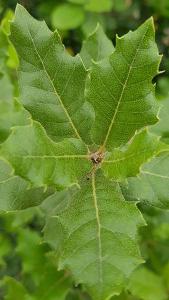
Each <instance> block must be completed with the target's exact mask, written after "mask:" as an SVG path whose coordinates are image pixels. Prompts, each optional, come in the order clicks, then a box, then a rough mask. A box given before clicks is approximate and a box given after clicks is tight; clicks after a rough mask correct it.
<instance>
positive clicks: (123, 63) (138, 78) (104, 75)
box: [87, 19, 161, 149]
mask: <svg viewBox="0 0 169 300" xmlns="http://www.w3.org/2000/svg"><path fill="white" fill-rule="evenodd" d="M124 53H125V54H124ZM160 60H161V58H160V56H159V54H158V50H157V46H156V44H155V40H154V26H153V22H152V19H148V20H147V21H146V22H145V23H144V24H143V25H142V26H140V27H139V28H138V29H137V30H136V31H134V32H129V33H128V34H127V35H125V36H123V37H121V38H117V44H116V50H115V51H114V52H113V54H112V55H111V57H110V59H106V60H104V61H103V62H100V63H95V64H93V68H92V71H91V78H90V81H89V82H88V87H87V99H88V101H89V102H90V103H91V104H92V105H93V107H94V109H95V112H96V119H95V123H94V126H93V129H92V133H93V138H94V142H95V143H96V144H98V145H101V146H102V147H103V148H104V147H106V146H107V148H108V149H111V148H112V147H119V146H121V145H123V144H125V143H126V142H128V140H129V139H130V138H131V137H132V136H133V135H134V133H135V131H136V130H138V129H140V128H142V127H144V126H146V125H148V124H154V123H156V122H157V117H156V115H157V104H156V101H155V95H154V86H153V85H152V78H153V77H154V76H155V75H156V74H157V73H158V67H159V63H160ZM103 124H104V126H103Z"/></svg>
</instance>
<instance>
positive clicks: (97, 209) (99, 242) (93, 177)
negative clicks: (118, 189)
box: [92, 172, 103, 286]
mask: <svg viewBox="0 0 169 300" xmlns="http://www.w3.org/2000/svg"><path fill="white" fill-rule="evenodd" d="M92 194H93V200H94V207H95V212H96V221H97V228H98V231H97V234H98V247H99V282H100V284H101V286H102V284H103V270H102V261H103V254H102V242H101V224H100V215H99V208H98V202H97V195H96V183H95V172H92Z"/></svg>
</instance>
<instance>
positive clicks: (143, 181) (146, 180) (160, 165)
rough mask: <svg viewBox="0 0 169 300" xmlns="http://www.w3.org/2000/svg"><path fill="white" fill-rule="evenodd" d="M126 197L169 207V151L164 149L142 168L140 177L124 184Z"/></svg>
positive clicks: (130, 179) (161, 206)
mask: <svg viewBox="0 0 169 300" xmlns="http://www.w3.org/2000/svg"><path fill="white" fill-rule="evenodd" d="M123 192H124V195H125V198H127V199H129V200H139V201H143V202H146V203H147V204H148V205H153V206H156V207H160V208H165V209H169V151H167V150H166V151H164V152H162V153H161V154H159V155H158V156H157V157H155V158H154V159H152V160H151V161H150V162H149V163H147V164H145V165H144V166H143V167H142V168H141V172H140V175H139V176H138V177H133V178H129V179H128V180H127V183H126V184H123Z"/></svg>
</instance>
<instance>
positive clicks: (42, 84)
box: [11, 5, 93, 141]
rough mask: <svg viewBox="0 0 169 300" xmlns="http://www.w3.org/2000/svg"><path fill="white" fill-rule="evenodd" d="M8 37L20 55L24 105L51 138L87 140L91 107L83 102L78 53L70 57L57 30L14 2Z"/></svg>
mask: <svg viewBox="0 0 169 300" xmlns="http://www.w3.org/2000/svg"><path fill="white" fill-rule="evenodd" d="M11 40H12V42H13V44H14V46H15V48H16V50H17V53H18V56H19V59H20V71H19V81H20V91H21V98H22V101H23V104H24V106H25V107H26V109H27V110H28V111H29V112H30V113H31V114H32V116H33V118H34V119H35V120H38V121H39V122H41V123H42V125H43V126H44V127H45V129H46V130H47V133H48V134H49V135H50V137H52V138H53V139H54V140H59V139H61V138H65V137H76V138H80V139H85V140H87V141H88V140H89V133H88V131H89V128H90V124H91V119H92V118H93V109H92V108H91V106H90V105H89V104H87V103H85V102H84V88H85V79H86V75H87V72H86V70H85V68H84V65H83V63H82V60H81V58H80V56H79V55H77V56H75V57H72V56H71V55H70V54H69V53H68V52H67V51H66V50H65V49H64V47H63V45H62V43H61V40H60V37H59V35H58V33H57V31H55V32H51V31H50V30H49V29H48V27H47V25H46V23H45V22H40V21H37V20H35V19H34V18H33V17H31V16H30V15H29V13H28V12H27V11H26V10H25V9H24V8H23V7H22V6H21V5H17V8H16V13H15V20H14V22H13V23H12V24H11Z"/></svg>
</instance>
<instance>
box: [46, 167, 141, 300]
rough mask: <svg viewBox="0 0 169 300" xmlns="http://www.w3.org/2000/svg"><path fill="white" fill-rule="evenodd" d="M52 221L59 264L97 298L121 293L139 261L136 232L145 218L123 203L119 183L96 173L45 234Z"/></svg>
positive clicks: (53, 218)
mask: <svg viewBox="0 0 169 300" xmlns="http://www.w3.org/2000/svg"><path fill="white" fill-rule="evenodd" d="M72 220H73V222H72ZM50 222H52V224H53V225H52V227H53V228H55V230H54V231H53V241H55V247H56V250H57V252H58V256H59V258H58V264H59V268H60V269H63V268H68V269H70V270H71V271H72V273H73V275H74V277H75V279H76V282H78V283H84V285H85V286H86V288H87V289H88V291H89V292H90V293H91V295H92V296H93V299H96V300H103V299H109V298H110V297H111V296H112V295H114V294H117V293H119V292H120V291H121V289H122V287H123V285H124V282H125V280H126V278H128V276H129V275H130V273H131V272H132V270H133V269H135V267H136V266H137V265H138V264H140V263H141V257H140V254H139V250H138V248H137V243H136V236H137V227H139V226H142V225H144V222H143V219H142V216H141V214H140V212H139V210H138V209H137V208H136V206H135V204H132V203H127V202H125V201H124V198H123V197H122V194H121V192H120V189H119V187H118V185H117V184H114V183H112V182H109V181H108V180H107V179H106V178H104V176H103V175H102V174H101V173H100V172H99V174H96V176H95V175H94V174H93V175H92V178H91V179H90V180H89V181H88V182H87V183H85V184H84V185H83V186H82V188H81V190H79V192H77V193H76V194H75V196H74V197H73V199H72V201H71V202H70V204H69V205H68V207H67V208H66V209H65V210H64V211H63V212H61V213H60V214H58V215H56V216H53V217H51V218H50V219H49V223H48V224H47V226H46V233H47V232H48V226H49V228H51V226H50ZM51 235H52V232H50V236H51ZM46 239H47V240H48V234H47V235H46Z"/></svg>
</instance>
